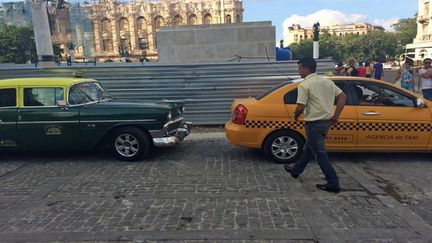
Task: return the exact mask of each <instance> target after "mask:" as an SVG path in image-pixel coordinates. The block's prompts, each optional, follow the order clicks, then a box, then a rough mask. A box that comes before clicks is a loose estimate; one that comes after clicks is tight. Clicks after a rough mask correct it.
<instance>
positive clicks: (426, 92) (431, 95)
mask: <svg viewBox="0 0 432 243" xmlns="http://www.w3.org/2000/svg"><path fill="white" fill-rule="evenodd" d="M422 93H423V97H424V98H425V99H427V100H429V101H432V89H422Z"/></svg>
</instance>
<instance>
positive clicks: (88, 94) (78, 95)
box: [69, 82, 112, 105]
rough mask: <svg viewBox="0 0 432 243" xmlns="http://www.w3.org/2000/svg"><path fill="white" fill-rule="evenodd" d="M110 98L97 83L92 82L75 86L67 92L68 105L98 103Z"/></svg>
mask: <svg viewBox="0 0 432 243" xmlns="http://www.w3.org/2000/svg"><path fill="white" fill-rule="evenodd" d="M111 98H112V97H111V96H110V95H109V94H108V93H107V91H105V90H104V89H103V88H102V86H101V85H100V84H99V83H94V82H91V83H80V84H76V85H74V86H72V87H71V88H70V90H69V104H70V105H78V104H85V103H91V102H100V101H105V100H108V99H111Z"/></svg>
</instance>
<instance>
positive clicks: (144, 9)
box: [70, 0, 243, 61]
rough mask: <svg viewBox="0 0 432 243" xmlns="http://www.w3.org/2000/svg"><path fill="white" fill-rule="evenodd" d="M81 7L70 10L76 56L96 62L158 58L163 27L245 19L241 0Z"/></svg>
mask: <svg viewBox="0 0 432 243" xmlns="http://www.w3.org/2000/svg"><path fill="white" fill-rule="evenodd" d="M79 8H80V10H78V9H75V10H73V9H74V7H71V9H70V13H71V14H70V16H71V17H70V18H71V21H70V22H71V28H72V33H73V34H72V38H73V42H74V45H75V50H74V54H75V58H77V59H79V58H83V59H87V58H88V57H90V56H93V57H94V58H95V59H96V60H97V61H106V60H113V61H117V60H119V59H120V57H123V58H127V59H131V60H133V61H137V60H139V59H141V58H143V56H145V57H146V58H148V59H150V60H156V59H157V39H156V32H157V31H158V30H159V29H160V28H161V27H162V26H177V25H201V24H229V23H240V22H242V21H243V5H242V0H159V1H157V0H135V1H129V2H119V1H115V0H100V1H99V3H97V4H91V5H90V4H88V5H82V6H80V7H79ZM74 16H80V17H74ZM74 19H75V21H74ZM91 48H92V50H91Z"/></svg>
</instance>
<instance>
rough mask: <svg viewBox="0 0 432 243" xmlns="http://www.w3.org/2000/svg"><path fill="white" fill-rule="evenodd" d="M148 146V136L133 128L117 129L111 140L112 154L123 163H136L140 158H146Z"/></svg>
mask: <svg viewBox="0 0 432 243" xmlns="http://www.w3.org/2000/svg"><path fill="white" fill-rule="evenodd" d="M150 146H151V144H150V138H149V136H148V135H147V134H146V133H144V132H143V131H141V130H139V129H137V128H134V127H123V128H119V129H117V130H116V131H114V133H113V136H112V139H111V151H112V153H113V154H114V156H115V157H117V158H118V159H120V160H124V161H137V160H138V159H140V158H141V157H145V156H147V155H148V153H149V151H150Z"/></svg>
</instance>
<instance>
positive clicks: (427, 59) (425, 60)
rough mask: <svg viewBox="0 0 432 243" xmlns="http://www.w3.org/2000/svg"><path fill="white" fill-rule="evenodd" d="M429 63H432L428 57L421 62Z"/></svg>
mask: <svg viewBox="0 0 432 243" xmlns="http://www.w3.org/2000/svg"><path fill="white" fill-rule="evenodd" d="M431 61H432V59H430V58H429V57H427V58H425V59H424V60H423V62H431Z"/></svg>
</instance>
